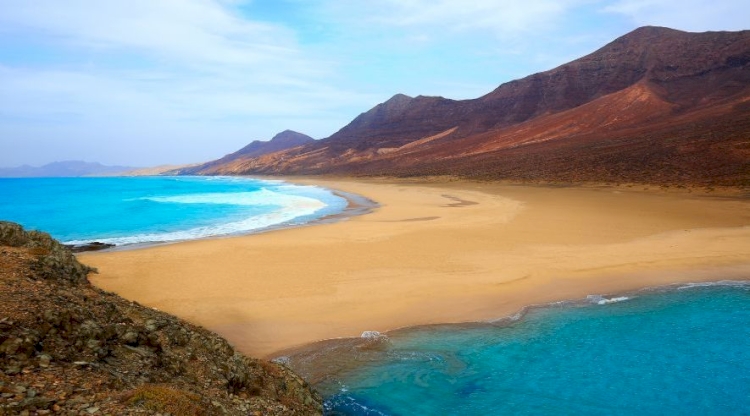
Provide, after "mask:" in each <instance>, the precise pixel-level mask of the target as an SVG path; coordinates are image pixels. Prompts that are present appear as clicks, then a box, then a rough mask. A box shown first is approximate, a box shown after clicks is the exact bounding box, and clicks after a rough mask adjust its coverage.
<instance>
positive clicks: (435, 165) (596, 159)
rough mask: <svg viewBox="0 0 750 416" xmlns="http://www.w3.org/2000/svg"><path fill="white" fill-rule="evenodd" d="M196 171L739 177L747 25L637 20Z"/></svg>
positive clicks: (744, 144)
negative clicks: (545, 60)
mask: <svg viewBox="0 0 750 416" xmlns="http://www.w3.org/2000/svg"><path fill="white" fill-rule="evenodd" d="M218 162H219V161H217V162H213V163H211V164H209V165H204V167H203V168H201V169H197V170H196V171H194V172H193V173H197V174H346V175H396V176H423V175H458V176H463V177H475V178H487V179H510V180H532V181H536V180H540V181H553V182H579V181H594V182H603V181H606V182H639V183H661V184H693V185H735V186H736V185H750V31H741V32H705V33H688V32H682V31H678V30H673V29H668V28H661V27H642V28H639V29H636V30H635V31H633V32H631V33H628V34H626V35H625V36H622V37H620V38H618V39H616V40H614V41H613V42H611V43H609V44H607V45H605V46H604V47H602V48H601V49H599V50H597V51H595V52H593V53H591V54H589V55H587V56H584V57H582V58H580V59H577V60H575V61H572V62H570V63H567V64H564V65H562V66H559V67H557V68H555V69H552V70H549V71H546V72H541V73H537V74H534V75H530V76H528V77H526V78H523V79H520V80H516V81H511V82H508V83H505V84H502V85H500V86H499V87H498V88H497V89H495V90H494V91H492V92H490V93H489V94H487V95H485V96H482V97H480V98H477V99H473V100H463V101H456V100H450V99H446V98H442V97H424V96H418V97H413V98H412V97H408V96H405V95H402V94H398V95H395V96H394V97H393V98H391V99H389V100H388V101H386V102H384V103H381V104H378V105H377V106H375V107H374V108H372V109H371V110H369V111H367V112H366V113H363V114H361V115H359V116H358V117H357V118H355V119H354V120H353V121H352V122H351V123H349V124H348V125H347V126H345V127H343V128H342V129H341V130H339V131H338V132H336V133H335V134H333V135H332V136H330V137H328V138H326V139H323V140H319V141H315V142H310V143H308V144H305V145H302V146H298V147H294V148H290V149H285V150H281V151H277V152H273V153H267V154H263V155H257V156H244V157H237V158H234V159H233V160H229V161H226V162H221V163H218Z"/></svg>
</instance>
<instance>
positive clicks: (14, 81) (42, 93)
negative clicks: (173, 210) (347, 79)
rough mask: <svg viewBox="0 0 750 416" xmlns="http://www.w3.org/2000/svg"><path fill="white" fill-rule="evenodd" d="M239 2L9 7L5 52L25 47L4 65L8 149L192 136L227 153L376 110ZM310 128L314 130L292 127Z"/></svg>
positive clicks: (287, 33)
mask: <svg viewBox="0 0 750 416" xmlns="http://www.w3.org/2000/svg"><path fill="white" fill-rule="evenodd" d="M240 3H241V2H239V1H235V0H159V1H153V0H127V1H114V0H112V1H99V0H67V1H65V2H62V1H57V0H35V1H33V2H26V1H19V2H4V3H3V6H2V9H3V10H2V12H1V13H0V42H3V43H5V44H14V45H23V47H22V48H19V52H15V56H14V55H13V54H3V55H0V119H2V124H3V125H4V126H3V128H2V129H1V130H3V131H4V132H5V134H0V148H18V147H20V146H23V145H24V144H23V143H24V142H29V143H31V142H34V143H41V142H46V143H53V142H57V141H59V140H68V141H70V142H71V143H72V142H84V141H86V140H88V141H89V142H91V141H97V140H98V139H97V137H108V138H109V139H110V140H113V141H114V140H123V141H131V142H133V143H136V142H142V143H146V144H147V145H149V146H150V145H152V142H154V141H163V142H170V143H171V144H174V143H173V141H174V140H177V139H170V138H168V137H166V136H170V133H169V132H170V131H171V132H172V133H171V135H173V136H178V137H179V136H183V137H184V135H185V127H184V126H186V125H190V126H191V129H192V130H191V131H190V132H189V133H190V134H189V136H190V137H191V138H192V140H194V141H196V140H197V141H199V140H200V135H203V137H204V140H205V144H204V147H211V146H212V145H217V146H218V145H220V143H221V142H222V141H224V142H227V143H230V144H226V143H225V146H227V147H225V148H224V149H222V150H217V151H218V152H228V151H231V150H234V149H233V147H236V146H241V145H244V144H245V143H246V142H247V141H248V140H249V139H250V138H252V139H258V138H270V137H271V135H272V134H274V133H275V132H277V131H280V130H283V129H286V128H298V129H300V130H302V131H303V132H306V133H308V134H312V135H316V136H318V137H320V136H323V135H327V134H330V133H332V132H333V131H335V128H338V127H340V126H341V125H342V124H343V123H345V122H346V117H347V116H348V115H349V114H351V112H352V111H351V110H349V111H345V110H346V109H350V108H351V107H355V108H357V109H361V108H364V107H366V106H367V105H369V104H371V100H372V97H370V96H367V95H364V94H358V93H356V92H350V91H348V90H346V89H344V88H341V87H335V86H334V85H335V68H334V67H332V66H331V63H330V62H327V61H325V60H322V59H319V58H318V57H316V56H313V55H311V54H309V53H307V52H305V51H303V50H301V48H300V47H299V44H298V41H297V39H296V34H295V33H294V32H293V30H292V29H290V28H288V27H285V26H283V25H276V24H269V23H265V22H258V21H253V20H251V19H248V18H247V17H246V16H244V15H243V14H241V13H240V11H239V10H238V9H237V8H236V7H237V6H239V5H241V4H240ZM48 54H49V55H48ZM40 57H41V59H39V58H40ZM342 109H343V110H344V111H341V114H338V112H339V110H342ZM355 114H356V113H355ZM305 118H306V119H308V120H312V121H311V122H309V123H307V124H302V125H296V126H290V125H287V120H289V122H290V123H291V121H292V120H303V119H305ZM321 120H324V121H326V122H327V125H328V127H327V128H326V127H323V126H324V125H325V123H321ZM134 125H138V129H136V130H133V129H132V127H133V126H134ZM148 126H150V128H149V127H148ZM157 126H158V127H157ZM308 126H309V128H310V129H314V130H315V131H310V130H306V127H308ZM94 128H95V129H97V134H91V133H90V132H89V130H91V129H94ZM243 129H244V132H243ZM134 131H136V132H137V134H139V135H140V136H141V137H133V133H132V132H134ZM76 132H78V133H76ZM220 134H228V135H230V136H228V137H215V136H217V135H220ZM66 136H67V137H66ZM32 139H33V140H32ZM96 143H97V146H101V143H100V142H98V141H97V142H96ZM82 147H83V148H85V147H86V146H85V145H83V146H82ZM116 147H117V146H116V145H115V144H114V143H113V144H112V148H113V149H114V148H116ZM172 148H173V149H174V152H175V156H176V157H177V158H179V159H181V160H185V159H186V158H190V159H191V160H193V161H195V160H196V156H195V155H194V154H193V155H192V156H185V155H178V153H179V152H181V151H182V150H183V149H182V147H180V146H172ZM36 150H37V151H41V150H43V149H40V148H39V147H38V146H37V149H36ZM104 150H106V149H103V151H104ZM8 157H9V156H8V154H7V153H6V154H5V155H0V159H3V160H0V165H12V164H20V163H23V161H22V160H20V159H19V161H18V162H13V160H5V159H7V158H8ZM49 157H50V158H55V156H49ZM197 160H200V159H197ZM166 161H169V160H166ZM118 163H124V162H123V161H119V162H118Z"/></svg>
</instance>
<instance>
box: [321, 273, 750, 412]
mask: <svg viewBox="0 0 750 416" xmlns="http://www.w3.org/2000/svg"><path fill="white" fill-rule="evenodd" d="M381 344H382V345H381V347H370V348H364V349H362V350H361V351H360V352H359V353H358V356H359V358H358V359H355V361H357V360H359V361H361V362H360V363H359V364H358V365H357V366H355V367H354V369H349V370H347V371H342V372H339V373H338V374H335V375H334V376H333V377H328V378H327V380H325V381H323V382H321V383H320V384H318V386H317V387H318V388H319V389H320V390H321V391H322V392H323V393H324V394H325V396H326V413H327V414H330V415H383V414H385V415H487V414H492V415H526V414H535V415H581V414H587V415H588V414H597V415H598V414H606V415H634V414H637V415H662V414H670V415H740V414H750V287H749V286H747V285H743V284H739V283H732V282H725V283H724V284H722V285H717V286H710V287H696V286H695V285H689V286H684V287H682V288H679V289H674V288H673V289H671V290H667V291H665V290H660V291H656V292H651V293H646V292H640V293H638V294H636V295H633V296H630V297H627V298H626V297H623V298H616V299H613V300H608V299H606V298H597V297H592V298H590V299H589V300H588V301H587V302H583V303H579V304H564V305H555V306H550V307H545V308H541V309H534V310H531V311H529V312H528V313H527V314H526V315H525V316H524V317H523V318H522V319H520V320H517V321H513V322H498V323H495V324H476V325H464V326H457V325H446V326H435V327H425V328H418V329H412V330H407V331H400V332H397V333H395V334H391V336H390V340H389V341H383V342H381Z"/></svg>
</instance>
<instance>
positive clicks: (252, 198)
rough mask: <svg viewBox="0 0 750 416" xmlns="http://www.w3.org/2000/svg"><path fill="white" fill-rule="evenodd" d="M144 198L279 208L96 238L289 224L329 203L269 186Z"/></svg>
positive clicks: (147, 238)
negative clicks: (176, 227)
mask: <svg viewBox="0 0 750 416" xmlns="http://www.w3.org/2000/svg"><path fill="white" fill-rule="evenodd" d="M141 199H144V200H150V201H154V202H160V203H179V204H227V205H239V206H277V207H278V208H277V209H275V210H273V211H271V212H268V213H265V214H260V215H255V216H252V217H249V218H245V219H243V220H240V221H234V222H229V223H223V224H214V225H209V226H203V227H196V228H191V229H188V230H180V231H172V232H164V233H142V234H136V235H131V236H125V237H112V238H97V239H96V241H98V242H101V243H106V244H115V245H126V244H138V243H158V242H173V241H183V240H191V239H196V238H206V237H215V236H221V235H230V234H237V233H242V232H249V231H257V230H261V229H265V228H269V227H273V226H276V225H280V224H284V223H288V222H290V221H292V220H294V219H295V218H300V217H305V216H309V215H313V214H315V213H316V212H318V211H320V210H322V209H324V208H326V207H327V206H328V205H327V204H326V203H324V202H323V201H319V200H317V199H314V198H309V197H305V196H298V195H285V194H281V193H278V192H273V191H270V190H268V189H265V188H263V189H261V190H259V191H254V192H235V193H228V194H221V193H206V194H190V195H180V196H169V197H144V198H141ZM89 242H91V240H72V241H66V242H65V244H71V245H79V244H86V243H89Z"/></svg>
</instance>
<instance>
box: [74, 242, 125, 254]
mask: <svg viewBox="0 0 750 416" xmlns="http://www.w3.org/2000/svg"><path fill="white" fill-rule="evenodd" d="M65 247H67V248H69V249H70V251H72V252H73V253H83V252H84V251H99V250H104V249H107V248H112V247H115V245H114V244H109V243H100V242H98V241H92V242H90V243H86V244H77V245H72V244H66V245H65Z"/></svg>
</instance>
